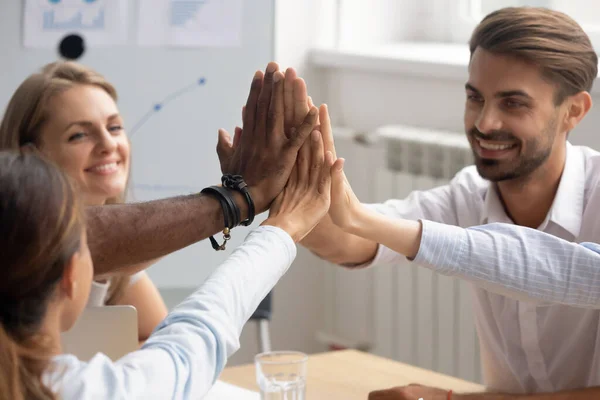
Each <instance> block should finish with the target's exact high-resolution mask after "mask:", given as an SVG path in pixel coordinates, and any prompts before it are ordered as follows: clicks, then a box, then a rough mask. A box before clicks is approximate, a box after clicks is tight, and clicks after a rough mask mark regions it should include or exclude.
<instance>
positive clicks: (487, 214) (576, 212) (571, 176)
mask: <svg viewBox="0 0 600 400" xmlns="http://www.w3.org/2000/svg"><path fill="white" fill-rule="evenodd" d="M566 146H567V151H566V157H565V168H564V170H563V174H562V176H561V179H560V183H559V185H558V190H557V191H556V196H555V198H554V202H553V203H552V207H551V208H550V211H549V212H548V215H547V216H546V219H545V220H544V222H543V223H542V225H540V227H539V228H538V229H542V230H544V228H545V226H546V225H547V224H548V222H549V221H551V222H553V223H555V224H557V225H559V226H561V227H562V228H563V229H565V230H566V231H567V232H569V233H570V234H571V235H573V237H577V236H579V231H580V230H581V218H582V215H583V196H584V191H585V160H584V158H583V156H582V153H581V152H579V151H576V150H575V149H574V148H573V146H572V145H571V144H570V143H569V142H567V144H566ZM479 222H480V224H481V225H484V224H491V223H495V222H502V223H508V224H513V223H514V222H513V221H512V220H511V219H510V217H509V216H508V215H506V212H505V211H504V205H503V204H502V200H501V199H500V196H499V194H498V190H497V187H496V185H495V184H494V183H491V182H490V184H489V186H488V190H487V192H486V195H485V202H484V206H483V210H482V213H481V218H480V220H479Z"/></svg>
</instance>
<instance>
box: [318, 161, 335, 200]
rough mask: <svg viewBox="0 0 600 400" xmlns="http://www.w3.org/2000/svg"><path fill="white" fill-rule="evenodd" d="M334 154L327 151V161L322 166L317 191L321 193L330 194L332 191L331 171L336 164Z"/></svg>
mask: <svg viewBox="0 0 600 400" xmlns="http://www.w3.org/2000/svg"><path fill="white" fill-rule="evenodd" d="M334 162H335V161H334V159H333V154H331V152H330V151H328V152H326V153H325V162H324V163H323V167H322V168H321V176H320V177H319V186H318V188H317V191H318V192H319V194H324V195H329V194H330V193H331V173H332V172H333V170H332V168H333V164H334Z"/></svg>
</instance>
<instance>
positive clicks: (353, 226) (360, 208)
mask: <svg viewBox="0 0 600 400" xmlns="http://www.w3.org/2000/svg"><path fill="white" fill-rule="evenodd" d="M349 215H350V216H349V218H348V221H349V222H348V225H347V226H346V227H345V228H344V231H346V232H347V233H350V234H352V235H356V236H361V233H363V231H364V230H365V227H368V226H369V225H370V224H371V223H370V221H369V210H368V209H367V208H366V207H365V206H364V205H362V204H361V203H359V204H358V205H357V206H356V207H352V208H351V209H350V211H349Z"/></svg>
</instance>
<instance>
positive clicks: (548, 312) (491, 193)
mask: <svg viewBox="0 0 600 400" xmlns="http://www.w3.org/2000/svg"><path fill="white" fill-rule="evenodd" d="M470 52H471V59H470V63H469V78H468V81H467V82H466V85H465V91H466V105H465V114H464V125H465V131H466V134H467V137H468V139H469V142H470V144H471V148H472V150H473V155H474V157H475V166H472V167H468V168H465V169H464V170H462V171H461V172H459V173H458V174H457V175H456V177H455V178H454V179H453V180H452V181H451V182H450V183H449V184H448V185H446V186H442V187H438V188H435V189H432V190H429V191H424V192H413V193H412V194H411V195H410V196H408V197H407V198H406V199H404V200H389V201H387V202H385V203H383V204H374V205H369V207H371V208H372V209H374V210H375V211H377V212H378V213H380V214H383V215H386V216H388V217H390V218H404V219H425V220H432V221H436V222H441V223H445V224H450V225H457V226H461V227H470V226H476V225H481V224H490V223H495V222H501V223H508V224H516V225H521V226H525V227H530V228H534V229H538V230H541V231H543V232H546V233H548V234H551V235H554V236H557V237H559V238H562V239H565V240H568V241H572V242H596V243H597V242H600V219H599V218H597V216H596V215H595V212H596V210H598V208H599V207H600V191H599V190H598V189H597V188H598V184H597V183H598V179H599V178H600V154H599V153H597V152H595V151H593V150H591V149H589V148H586V147H578V146H573V145H571V144H570V143H569V142H568V141H567V137H568V135H569V132H571V130H573V129H574V128H575V127H576V126H577V125H578V124H579V122H580V121H581V120H582V119H583V118H584V116H585V115H586V114H587V112H588V111H589V109H590V108H591V106H592V100H591V96H590V94H589V91H590V90H591V88H592V83H593V81H594V79H595V78H596V75H597V72H598V70H597V56H596V53H595V51H594V48H593V47H592V44H591V42H590V40H589V38H588V36H587V35H586V34H585V33H584V32H583V30H582V29H581V27H580V26H579V25H578V24H577V23H576V22H575V21H573V20H572V19H571V18H570V17H568V16H566V15H564V14H562V13H559V12H556V11H551V10H547V9H540V8H505V9H501V10H498V11H495V12H493V13H491V14H490V15H488V16H487V17H486V18H484V19H483V21H482V22H481V23H480V24H479V25H478V26H477V28H476V29H475V31H474V33H473V35H472V37H471V40H470ZM321 124H322V126H321V128H322V129H323V121H321ZM324 135H325V133H324ZM325 136H327V135H325ZM329 147H330V148H332V147H333V143H330V145H329ZM302 244H303V245H304V246H305V247H307V248H309V249H310V250H311V251H313V252H314V253H315V254H317V255H318V256H320V257H321V258H324V259H327V260H329V261H331V262H334V263H337V264H341V265H345V266H354V267H364V266H367V265H372V264H378V263H383V262H394V261H400V259H402V258H403V256H401V255H400V254H398V253H396V252H394V251H392V250H390V249H389V248H387V247H384V246H382V245H379V244H378V243H376V242H374V241H370V240H367V239H364V238H362V237H358V236H354V235H352V234H350V233H347V232H345V231H343V230H341V229H340V228H339V227H337V226H335V225H334V224H333V223H332V221H331V219H330V218H326V219H324V220H323V221H322V222H321V223H320V224H319V226H318V227H317V228H315V229H314V230H313V231H312V233H311V234H310V235H309V236H307V237H306V238H305V239H304V240H303V241H302ZM422 245H423V244H422ZM501 250H503V249H496V251H497V252H500V251H501ZM501 256H502V255H501V254H499V253H496V254H490V257H496V258H499V257H501ZM572 261H573V260H566V259H565V260H564V262H565V263H566V264H568V263H569V262H572ZM513 267H514V266H513ZM506 268H507V270H506V271H503V273H511V271H510V270H508V266H507V267H506ZM599 268H600V266H599ZM512 273H515V274H516V273H522V274H525V273H527V272H526V271H525V272H524V271H515V272H512ZM492 279H493V277H492ZM568 279H569V277H565V280H568ZM535 282H536V285H538V286H542V287H543V286H544V285H547V284H548V283H547V281H546V280H545V278H544V276H541V277H540V279H539V280H538V281H535ZM535 289H539V287H534V286H533V285H532V287H531V290H532V291H533V290H535ZM473 294H474V308H475V317H476V327H477V331H478V336H479V341H480V347H481V361H482V365H483V372H484V377H485V381H486V384H487V386H488V388H489V390H491V391H495V392H499V393H508V394H492V393H485V394H473V395H465V396H464V398H465V399H489V400H492V399H497V400H499V399H512V398H519V399H520V398H527V399H530V398H531V399H537V398H540V399H549V400H550V399H563V398H564V399H566V398H568V399H584V398H585V399H587V398H600V390H599V389H594V388H591V387H592V386H600V363H599V361H600V310H598V309H586V308H576V307H571V306H567V305H562V304H552V303H548V302H532V301H523V300H522V299H518V298H517V296H514V297H513V296H510V295H508V294H506V293H504V294H499V293H495V292H491V291H488V290H486V289H484V288H482V287H481V286H477V285H473ZM577 388H588V389H584V390H572V389H577ZM561 391H562V392H561ZM565 391H568V392H565ZM551 392H555V393H551ZM540 393H547V394H544V395H540ZM521 394H529V395H525V396H523V395H521ZM446 396H447V394H446V392H445V391H442V390H440V389H435V388H428V387H423V386H408V387H403V388H394V389H390V390H384V391H380V392H374V393H372V395H371V397H370V398H373V399H415V400H416V399H418V398H423V399H426V400H430V399H438V398H439V399H445V398H446ZM453 398H454V399H459V398H460V399H462V398H463V395H460V396H459V395H457V394H455V395H454V397H453Z"/></svg>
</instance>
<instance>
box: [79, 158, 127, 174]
mask: <svg viewBox="0 0 600 400" xmlns="http://www.w3.org/2000/svg"><path fill="white" fill-rule="evenodd" d="M119 164H120V161H114V162H111V163H107V164H102V165H98V166H96V167H92V168H88V169H86V170H85V171H86V172H101V173H102V172H103V173H106V172H113V171H116V170H117V168H118V166H119Z"/></svg>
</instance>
